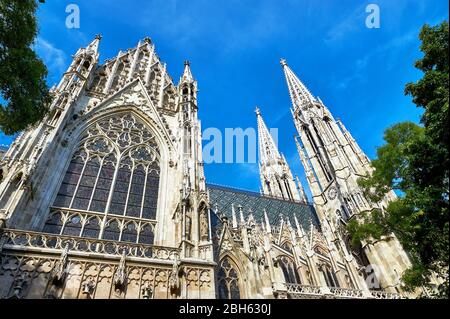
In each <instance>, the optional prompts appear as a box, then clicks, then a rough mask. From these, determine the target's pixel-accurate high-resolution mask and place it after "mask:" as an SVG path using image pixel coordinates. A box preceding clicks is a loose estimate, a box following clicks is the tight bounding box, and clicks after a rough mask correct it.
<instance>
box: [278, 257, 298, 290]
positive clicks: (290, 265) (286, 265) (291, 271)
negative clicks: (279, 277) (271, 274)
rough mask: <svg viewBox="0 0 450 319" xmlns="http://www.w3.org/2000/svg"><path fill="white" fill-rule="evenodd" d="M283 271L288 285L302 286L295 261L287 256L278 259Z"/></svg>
mask: <svg viewBox="0 0 450 319" xmlns="http://www.w3.org/2000/svg"><path fill="white" fill-rule="evenodd" d="M278 262H279V264H280V267H281V270H282V271H283V275H284V279H285V282H286V283H288V284H299V285H300V284H301V280H300V276H299V274H298V271H297V270H296V267H295V264H294V261H293V260H292V259H291V258H289V257H286V256H282V257H280V258H279V259H278Z"/></svg>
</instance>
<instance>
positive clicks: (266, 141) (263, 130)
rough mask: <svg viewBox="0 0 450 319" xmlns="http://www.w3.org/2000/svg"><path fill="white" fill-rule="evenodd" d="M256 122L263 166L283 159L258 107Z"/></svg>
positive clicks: (260, 159) (260, 158)
mask: <svg viewBox="0 0 450 319" xmlns="http://www.w3.org/2000/svg"><path fill="white" fill-rule="evenodd" d="M255 113H256V120H257V123H258V146H259V161H260V163H261V164H262V165H268V164H270V163H274V162H277V161H278V160H280V159H281V156H280V153H279V152H278V149H277V146H276V144H275V141H274V140H273V137H272V135H270V133H269V130H268V129H267V126H266V123H264V120H263V118H262V116H261V111H260V109H259V108H258V107H257V108H256V110H255Z"/></svg>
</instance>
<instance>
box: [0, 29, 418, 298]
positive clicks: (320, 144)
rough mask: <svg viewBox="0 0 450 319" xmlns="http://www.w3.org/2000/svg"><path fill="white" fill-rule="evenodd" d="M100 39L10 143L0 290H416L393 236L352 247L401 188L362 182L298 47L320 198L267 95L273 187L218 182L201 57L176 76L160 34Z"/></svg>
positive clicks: (254, 293) (267, 159)
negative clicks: (378, 193) (361, 219)
mask: <svg viewBox="0 0 450 319" xmlns="http://www.w3.org/2000/svg"><path fill="white" fill-rule="evenodd" d="M100 40H101V37H100V36H97V37H96V38H95V39H94V40H93V41H92V42H91V43H90V44H89V45H88V46H87V47H86V48H82V49H79V50H78V51H77V53H76V54H75V55H74V57H73V62H72V63H71V65H70V67H69V68H68V70H67V72H65V73H64V75H63V77H62V79H61V81H60V83H59V84H58V85H57V86H55V87H53V88H52V90H51V94H52V96H53V102H52V104H51V106H50V112H49V114H48V115H47V116H46V117H45V119H44V120H42V122H41V123H39V124H38V125H35V126H34V127H31V128H29V129H28V130H26V131H24V132H23V133H22V134H20V136H18V137H17V139H16V140H15V141H14V142H13V143H12V145H11V146H10V147H9V149H7V150H6V151H5V152H4V154H3V156H2V159H1V162H0V181H1V183H0V258H1V262H0V298H19V299H20V298H34V299H39V298H64V299H74V298H80V299H119V298H132V299H156V298H159V299H180V298H223V299H247V298H289V299H292V298H296V299H300V298H373V299H387V298H389V299H393V298H402V297H403V296H404V295H403V293H402V291H401V289H400V286H399V278H400V276H401V274H402V272H403V271H404V270H405V269H407V268H408V267H409V265H410V261H409V259H408V256H407V254H406V253H405V252H404V251H403V249H402V247H401V246H400V244H399V242H398V240H397V239H396V238H395V236H394V235H392V236H390V237H387V238H384V240H382V241H379V242H378V243H376V244H368V243H364V242H363V243H361V245H360V246H359V247H357V248H355V247H350V245H349V239H348V238H347V235H346V232H345V229H344V228H345V224H346V223H347V221H348V220H349V219H351V218H357V217H358V214H360V213H362V212H370V211H373V210H381V211H383V210H384V209H385V208H386V205H387V202H388V201H389V200H391V199H392V198H395V194H394V193H393V192H391V193H390V194H389V195H388V196H387V197H386V198H385V199H384V200H383V201H381V202H380V203H372V202H370V201H368V200H367V199H366V198H365V197H364V195H363V194H362V192H361V190H360V188H359V187H358V184H357V179H358V178H359V177H361V176H366V175H367V174H370V173H371V166H370V161H369V159H368V158H367V156H366V155H365V154H364V153H363V151H362V150H361V149H360V148H359V146H358V144H357V143H356V142H355V140H354V139H353V138H352V136H351V134H350V133H349V132H348V131H347V130H346V128H345V127H344V125H343V124H342V123H341V122H340V121H339V120H335V119H334V117H333V115H332V114H331V113H330V111H329V109H328V108H327V107H326V106H325V105H324V104H323V102H322V101H321V100H320V99H319V98H316V97H314V96H313V95H312V94H311V93H310V92H309V90H308V89H307V88H306V86H305V85H304V84H303V83H302V82H301V81H300V80H299V78H298V77H297V76H296V75H295V74H294V73H293V71H292V70H291V69H290V68H289V66H288V65H287V63H286V61H284V60H282V61H281V65H282V68H283V71H284V73H285V77H286V81H287V87H288V91H289V94H290V97H291V100H292V110H291V111H292V116H293V121H294V123H295V127H296V129H297V131H298V134H297V137H296V139H295V143H296V144H297V148H298V153H299V157H300V160H301V162H302V164H303V167H304V171H305V174H306V176H307V181H308V187H309V189H310V191H311V194H312V196H313V198H312V202H309V201H308V199H307V197H306V195H305V191H304V189H303V186H302V185H301V183H300V181H299V180H298V178H297V177H296V176H294V175H293V174H292V172H291V170H290V168H289V165H288V163H287V161H286V159H285V158H284V156H283V155H280V152H279V150H278V149H277V146H276V144H275V143H274V140H273V138H272V136H271V135H270V133H269V131H268V129H267V126H266V124H265V123H264V120H263V117H262V112H261V111H260V110H259V109H257V110H256V121H257V126H258V136H259V144H258V145H259V165H260V178H261V194H259V193H253V192H248V191H242V190H237V189H232V188H228V187H223V186H217V185H211V184H207V179H206V178H205V174H204V167H203V160H202V136H201V132H202V130H201V127H200V121H199V118H198V105H197V82H196V80H195V78H194V77H193V74H192V72H191V69H190V65H189V62H185V67H184V72H183V74H182V76H181V78H180V79H179V81H178V83H175V82H174V81H173V79H172V78H171V77H170V76H169V74H167V71H166V65H165V64H164V63H163V62H162V61H161V60H160V58H159V56H158V55H157V53H156V52H155V46H154V44H153V43H152V41H151V40H150V39H148V38H146V39H144V40H143V41H142V42H139V43H138V45H137V46H136V47H135V48H133V49H130V50H127V51H126V52H119V53H118V55H117V57H115V58H114V59H111V60H107V61H105V63H103V64H100V63H99V43H100ZM293 143H294V141H293Z"/></svg>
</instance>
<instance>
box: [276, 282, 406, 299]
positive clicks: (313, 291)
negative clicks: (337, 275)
mask: <svg viewBox="0 0 450 319" xmlns="http://www.w3.org/2000/svg"><path fill="white" fill-rule="evenodd" d="M285 286H286V290H287V293H288V294H289V296H290V297H291V298H292V299H302V298H336V299H402V296H401V295H399V294H395V293H389V292H385V291H375V290H371V291H368V292H365V291H363V290H359V289H350V288H338V287H332V288H327V287H318V286H308V285H298V284H286V285H285Z"/></svg>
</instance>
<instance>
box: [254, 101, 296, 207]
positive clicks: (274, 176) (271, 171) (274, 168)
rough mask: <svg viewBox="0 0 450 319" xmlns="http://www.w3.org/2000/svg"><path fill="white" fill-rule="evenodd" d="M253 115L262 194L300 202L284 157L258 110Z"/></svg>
mask: <svg viewBox="0 0 450 319" xmlns="http://www.w3.org/2000/svg"><path fill="white" fill-rule="evenodd" d="M255 113H256V120H257V123H258V146H259V170H260V178H261V186H262V190H263V194H264V195H268V196H275V197H280V198H283V199H286V200H290V201H300V200H301V196H300V195H299V193H298V189H297V186H296V185H295V181H294V177H293V175H292V172H291V169H290V168H289V165H288V164H287V161H286V159H285V157H284V156H283V155H281V154H280V152H279V151H278V148H277V146H276V144H275V141H274V139H273V137H272V135H271V134H270V133H269V130H268V129H267V126H266V124H265V123H264V120H263V118H262V116H261V111H260V110H259V108H256V110H255Z"/></svg>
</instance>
